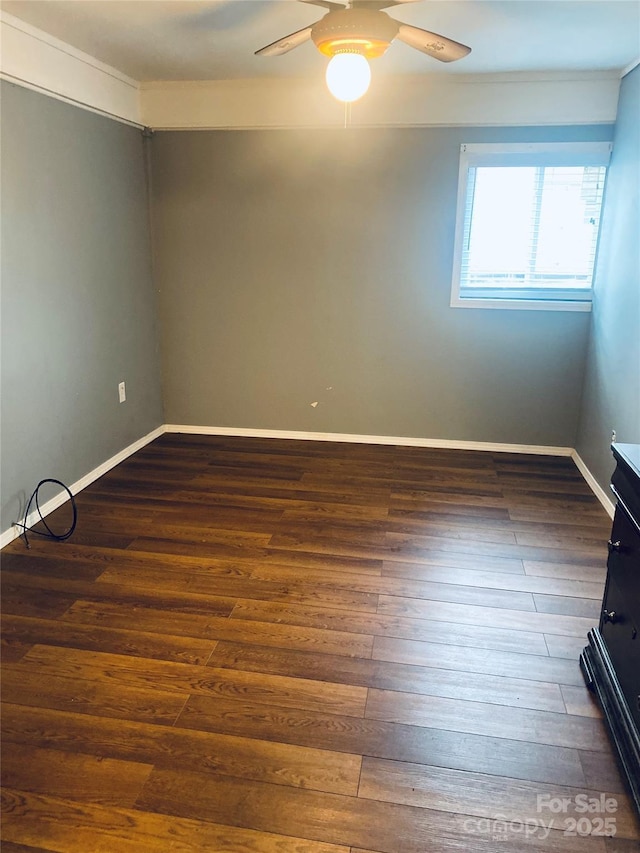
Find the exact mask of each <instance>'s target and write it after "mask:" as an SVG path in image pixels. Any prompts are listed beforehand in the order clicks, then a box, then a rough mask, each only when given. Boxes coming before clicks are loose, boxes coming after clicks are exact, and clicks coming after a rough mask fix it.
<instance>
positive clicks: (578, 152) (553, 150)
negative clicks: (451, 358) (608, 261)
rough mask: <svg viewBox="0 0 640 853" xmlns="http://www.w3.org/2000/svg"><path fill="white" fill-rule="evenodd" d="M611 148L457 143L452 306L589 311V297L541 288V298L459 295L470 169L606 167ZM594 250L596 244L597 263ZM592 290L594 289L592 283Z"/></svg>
mask: <svg viewBox="0 0 640 853" xmlns="http://www.w3.org/2000/svg"><path fill="white" fill-rule="evenodd" d="M611 149H612V144H611V143H610V142H538V143H529V142H527V143H488V144H484V143H478V144H471V143H463V144H462V145H461V146H460V171H459V176H458V201H457V211H456V230H455V241H454V255H453V277H452V287H451V307H452V308H502V309H518V310H528V311H591V298H588V299H582V300H580V301H577V300H575V301H570V300H567V301H562V300H560V299H545V294H544V290H543V289H542V288H541V289H540V297H539V298H538V297H536V298H535V299H526V298H524V299H518V298H515V297H513V296H511V297H510V296H508V295H505V296H504V297H499V298H482V297H473V296H461V295H460V279H461V272H462V257H463V247H464V229H465V207H466V202H467V191H468V181H469V169H470V168H473V167H475V166H608V164H609V159H610V157H611ZM597 251H598V250H597V244H596V262H597ZM594 274H595V265H594ZM591 289H592V291H593V282H592V286H591Z"/></svg>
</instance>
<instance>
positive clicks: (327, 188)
mask: <svg viewBox="0 0 640 853" xmlns="http://www.w3.org/2000/svg"><path fill="white" fill-rule="evenodd" d="M612 132H613V131H612V128H611V127H608V126H607V127H605V126H600V127H583V128H580V127H567V128H558V127H556V128H510V129H509V128H499V129H496V128H473V129H470V128H466V129H465V128H432V129H394V130H385V129H367V130H363V129H354V130H347V131H345V130H311V131H293V130H290V131H216V132H180V133H178V132H164V133H157V134H156V135H155V136H154V138H153V141H152V154H153V175H154V179H153V183H154V193H153V214H154V245H155V251H156V269H157V283H158V286H159V290H160V313H161V326H162V357H163V382H164V391H165V398H164V399H165V415H166V419H167V422H168V423H178V424H198V425H215V426H229V427H253V428H275V429H285V430H310V431H323V432H343V433H364V434H380V435H396V436H419V437H428V438H443V439H458V440H478V441H492V442H513V443H523V444H542V445H569V446H574V444H575V438H576V430H577V418H578V412H579V406H580V395H581V390H582V383H583V371H584V361H585V355H586V347H587V337H588V329H589V315H587V314H579V313H563V312H549V311H512V310H500V311H491V310H479V309H452V308H450V307H449V298H450V284H451V265H452V251H453V232H454V222H455V208H456V189H457V175H458V158H459V146H460V143H461V142H490V141H498V140H502V141H524V140H531V141H536V140H557V141H567V140H572V139H575V140H595V139H610V138H611V135H612ZM328 388H331V389H332V390H327V389H328ZM313 401H319V405H318V407H317V408H312V407H311V405H310V404H311V403H312V402H313Z"/></svg>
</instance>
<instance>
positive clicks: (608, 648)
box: [580, 444, 640, 812]
mask: <svg viewBox="0 0 640 853" xmlns="http://www.w3.org/2000/svg"><path fill="white" fill-rule="evenodd" d="M612 450H613V455H614V457H615V460H616V463H617V466H616V470H615V472H614V474H613V477H612V479H611V489H612V491H613V494H614V496H615V498H616V511H615V516H614V519H613V527H612V530H611V539H610V540H609V559H608V560H607V583H606V586H605V591H604V598H603V601H602V611H601V614H600V624H599V626H598V628H595V629H594V630H593V631H590V632H589V635H588V639H589V645H588V646H587V647H586V648H585V649H584V651H583V653H582V656H581V658H580V664H581V666H582V671H583V674H584V676H585V680H586V682H587V684H588V686H589V687H590V688H591V689H592V690H594V691H595V692H596V693H597V695H598V698H599V700H600V703H601V704H602V708H603V710H604V714H605V718H606V721H607V723H608V726H609V731H610V732H611V736H612V738H613V741H614V743H615V746H616V748H617V750H618V754H619V756H620V760H621V762H622V766H623V768H624V771H625V773H626V775H627V779H628V781H629V785H630V788H631V793H632V796H633V799H634V802H635V804H636V808H637V809H638V811H639V812H640V445H635V444H614V445H613V446H612Z"/></svg>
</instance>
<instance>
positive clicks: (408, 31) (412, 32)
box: [397, 24, 471, 62]
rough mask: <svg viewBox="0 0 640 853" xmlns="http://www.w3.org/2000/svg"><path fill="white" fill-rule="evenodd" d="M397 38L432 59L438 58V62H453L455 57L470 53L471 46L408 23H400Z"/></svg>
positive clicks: (459, 57)
mask: <svg viewBox="0 0 640 853" xmlns="http://www.w3.org/2000/svg"><path fill="white" fill-rule="evenodd" d="M397 38H399V39H400V41H403V42H404V43H405V44H408V45H409V46H410V47H415V49H416V50H421V51H422V52H423V53H428V54H429V56H432V57H433V58H434V59H439V60H440V62H455V61H456V59H462V58H463V57H465V56H467V54H469V53H471V48H470V47H467V46H466V45H465V44H460V42H458V41H452V40H451V39H448V38H445V36H440V35H438V33H430V32H429V31H428V30H422V29H420V27H412V26H410V25H409V24H400V29H399V30H398V35H397Z"/></svg>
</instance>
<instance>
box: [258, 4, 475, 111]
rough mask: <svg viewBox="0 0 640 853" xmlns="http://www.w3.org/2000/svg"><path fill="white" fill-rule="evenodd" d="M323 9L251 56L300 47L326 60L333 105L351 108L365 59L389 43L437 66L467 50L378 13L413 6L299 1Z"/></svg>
mask: <svg viewBox="0 0 640 853" xmlns="http://www.w3.org/2000/svg"><path fill="white" fill-rule="evenodd" d="M301 2H303V3H310V4H312V5H314V6H322V7H324V8H325V9H329V12H328V14H326V15H325V16H324V17H323V18H321V19H320V20H319V21H317V22H316V23H315V24H312V25H311V26H309V27H305V28H304V29H302V30H297V31H296V32H295V33H290V34H289V35H287V36H284V37H283V38H281V39H278V40H277V41H274V42H272V44H268V45H267V46H266V47H263V48H261V49H260V50H257V51H256V56H282V54H283V53H288V52H289V51H290V50H293V49H294V48H296V47H299V46H300V45H301V44H304V43H305V42H306V41H309V40H311V41H313V43H314V44H315V46H316V47H317V48H318V50H319V51H320V52H321V53H323V54H325V56H329V57H331V62H329V65H328V67H327V85H328V87H329V91H330V92H331V93H332V94H333V95H335V97H337V98H338V99H339V100H341V101H345V102H351V101H355V100H357V99H358V98H359V97H361V96H362V95H363V94H364V93H365V92H366V91H367V89H368V88H369V82H370V80H371V70H370V69H369V64H368V62H367V59H375V58H377V57H379V56H382V55H383V53H384V52H385V51H386V50H387V48H388V47H389V45H390V44H391V42H392V41H393V40H394V39H396V38H397V39H399V40H400V41H402V42H404V43H405V44H408V45H409V46H410V47H414V48H415V49H416V50H420V51H422V52H423V53H426V54H428V55H429V56H432V57H433V58H434V59H438V60H439V61H440V62H455V61H456V60H457V59H462V58H463V57H465V56H467V54H469V53H470V52H471V48H470V47H467V46H466V45H464V44H460V42H457V41H453V40H452V39H449V38H446V37H445V36H441V35H438V33H432V32H429V31H428V30H423V29H421V28H420V27H413V26H410V25H409V24H403V23H402V22H401V21H397V20H396V19H395V18H391V17H390V16H389V15H387V14H386V13H385V12H383V11H382V10H383V9H388V8H389V7H391V6H398V5H401V4H403V3H412V2H415V0H348V2H347V5H344V4H342V3H337V2H334V0H301Z"/></svg>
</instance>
